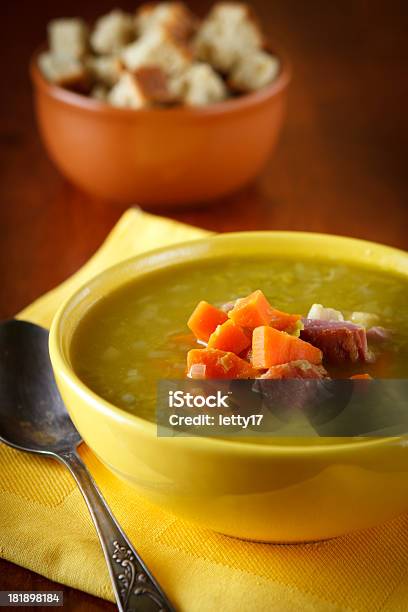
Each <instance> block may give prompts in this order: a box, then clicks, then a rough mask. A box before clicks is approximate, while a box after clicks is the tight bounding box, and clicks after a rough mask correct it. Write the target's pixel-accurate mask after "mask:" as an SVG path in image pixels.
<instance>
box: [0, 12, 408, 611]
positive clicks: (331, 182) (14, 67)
mask: <svg viewBox="0 0 408 612" xmlns="http://www.w3.org/2000/svg"><path fill="white" fill-rule="evenodd" d="M114 4H116V3H113V4H112V2H111V0H98V2H96V0H82V1H81V2H79V0H78V2H75V1H74V0H60V1H59V2H58V3H55V2H52V0H49V1H48V2H47V1H45V0H37V2H35V3H32V2H28V1H26V2H24V1H20V2H12V1H11V0H9V1H6V2H4V3H2V6H1V8H0V15H1V21H2V37H3V51H2V54H3V65H2V82H3V88H2V96H1V97H0V109H1V110H0V121H1V124H0V168H1V177H0V178H1V180H0V318H6V317H11V316H13V314H15V313H16V312H17V311H18V310H19V309H21V308H22V307H23V306H25V305H26V304H28V303H29V302H31V301H32V300H33V299H34V298H36V297H38V296H39V295H41V294H42V293H43V292H45V291H47V290H48V289H50V288H51V287H53V286H55V285H56V284H58V283H59V282H60V281H62V280H63V279H64V278H66V277H67V276H68V275H69V274H71V273H72V272H74V271H75V270H76V269H77V268H78V267H80V266H81V264H83V263H84V262H85V261H86V260H87V259H88V257H89V256H90V255H91V254H92V253H93V252H94V251H95V249H96V248H97V247H98V245H99V244H100V243H101V242H102V241H103V239H104V237H105V236H106V234H107V232H108V231H109V229H110V228H111V227H112V226H113V225H114V223H115V221H116V220H117V219H118V218H119V216H120V214H121V212H122V211H121V210H120V209H119V208H112V207H108V206H107V205H106V204H104V203H102V202H99V201H97V200H95V199H94V198H92V197H90V196H88V195H86V194H83V193H80V192H79V191H78V190H77V189H76V188H75V187H74V186H72V185H71V184H69V183H68V182H67V181H66V180H65V179H64V178H63V177H61V176H60V175H59V174H58V172H57V171H56V169H55V168H54V167H53V166H52V164H51V163H50V162H49V161H48V159H47V157H46V154H45V152H44V150H43V148H42V145H41V143H40V140H39V137H38V133H37V131H36V126H35V121H34V117H33V111H32V101H31V90H30V83H29V80H28V76H27V63H28V59H29V56H30V53H31V52H32V51H33V49H34V48H35V47H36V46H37V45H38V44H39V43H40V42H41V41H42V39H43V38H44V28H45V24H46V22H47V21H48V20H49V19H50V18H52V17H56V16H68V15H69V16H72V15H76V14H81V15H83V16H85V17H87V18H93V17H94V16H96V15H97V14H100V13H103V12H105V11H107V10H109V9H110V8H112V6H113V5H114ZM209 4H210V3H209V2H200V1H193V2H190V5H191V6H192V8H195V9H197V11H198V12H200V13H203V12H204V11H205V9H206V8H207V7H208V6H209ZM253 5H254V7H255V8H256V9H257V10H258V12H259V14H260V16H261V18H262V19H263V22H264V24H265V29H266V31H267V32H268V33H269V34H271V35H274V36H275V37H276V38H277V39H278V40H279V41H280V43H281V45H282V46H283V47H284V48H285V50H286V51H287V53H288V55H289V57H290V59H291V61H292V64H293V70H294V78H293V83H292V86H291V89H290V103H289V109H288V116H287V122H286V125H285V128H284V131H283V134H282V137H281V141H280V145H279V148H278V150H277V151H276V153H275V155H274V157H273V159H271V160H270V163H269V164H268V167H267V168H266V169H265V171H264V172H263V174H262V176H260V177H259V179H258V181H257V182H256V183H255V184H254V185H252V186H251V187H248V188H246V189H245V190H244V191H242V192H241V193H239V194H236V195H234V196H233V197H229V198H226V199H224V200H223V201H221V202H217V204H216V205H215V206H214V205H213V206H211V207H209V206H207V207H205V206H204V207H202V208H201V209H199V210H192V211H189V212H188V211H187V212H180V213H177V212H167V214H168V215H169V216H172V217H174V218H176V219H179V220H181V221H184V222H187V223H192V224H195V225H199V226H201V227H205V228H208V229H212V230H217V231H228V230H242V229H291V230H310V231H318V232H328V233H332V234H345V235H349V236H357V237H359V238H366V239H369V240H375V241H379V242H383V243H386V244H389V245H393V246H397V247H400V248H405V249H406V248H407V247H408V223H407V220H408V213H407V206H408V179H407V171H406V166H407V162H406V149H407V145H408V122H407V119H406V115H407V111H406V101H407V99H408V79H407V68H408V45H407V43H406V32H407V20H408V10H407V8H406V7H405V8H404V3H403V2H397V1H393V2H389V3H371V2H368V1H366V0H365V1H364V0H343V2H327V1H326V0H315V1H314V2H311V3H309V2H290V1H289V2H288V1H287V0H274V1H273V2H272V1H271V2H269V1H267V0H265V1H264V2H262V0H259V1H257V2H253ZM121 6H122V7H123V8H127V9H130V8H132V7H133V6H135V3H134V2H122V3H121ZM16 545H18V543H16ZM58 586H59V585H55V584H53V583H51V582H49V581H48V580H46V579H44V578H42V577H40V576H38V575H36V574H33V573H32V572H29V571H27V570H25V569H22V568H19V567H16V566H14V565H12V564H10V563H7V562H5V561H0V588H1V589H35V590H39V589H52V588H58ZM64 593H65V608H66V609H73V610H74V609H75V610H87V611H92V610H113V609H114V607H113V605H111V604H108V603H106V602H103V601H101V600H97V599H95V598H92V597H90V596H88V595H85V594H83V593H80V592H78V591H75V590H73V589H68V588H64Z"/></svg>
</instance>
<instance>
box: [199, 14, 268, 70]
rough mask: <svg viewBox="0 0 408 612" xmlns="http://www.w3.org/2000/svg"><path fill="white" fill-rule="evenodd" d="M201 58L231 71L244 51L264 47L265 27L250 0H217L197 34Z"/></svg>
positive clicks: (218, 68) (245, 52)
mask: <svg viewBox="0 0 408 612" xmlns="http://www.w3.org/2000/svg"><path fill="white" fill-rule="evenodd" d="M194 44H195V52H196V55H197V58H198V59H199V60H202V61H204V62H208V63H209V64H211V65H212V66H213V67H214V68H215V69H216V70H220V71H221V72H224V73H227V72H229V70H231V68H232V67H233V65H234V64H235V63H236V62H237V60H239V58H240V57H241V56H242V55H246V54H248V53H250V52H252V51H256V50H258V49H261V47H262V45H263V37H262V33H261V30H260V28H259V26H258V23H257V22H256V19H255V17H254V16H253V14H252V12H251V10H250V8H249V7H248V6H247V5H246V4H241V3H239V2H220V3H218V4H215V5H214V7H213V9H212V10H211V12H210V14H209V16H208V17H207V19H205V21H204V22H203V24H202V26H201V28H200V29H199V30H198V33H197V36H196V38H195V43H194Z"/></svg>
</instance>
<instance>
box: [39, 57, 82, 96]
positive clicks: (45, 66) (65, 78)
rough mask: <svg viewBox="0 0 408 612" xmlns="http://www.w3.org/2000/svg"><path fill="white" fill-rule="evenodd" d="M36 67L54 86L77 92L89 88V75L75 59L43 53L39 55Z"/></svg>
mask: <svg viewBox="0 0 408 612" xmlns="http://www.w3.org/2000/svg"><path fill="white" fill-rule="evenodd" d="M38 65H39V67H40V70H41V72H42V73H43V75H44V76H45V78H46V79H47V80H48V81H50V82H51V83H54V84H55V85H59V86H60V87H67V88H70V89H76V90H78V91H86V90H88V88H89V73H88V71H87V69H86V68H85V67H84V65H83V64H82V62H80V61H79V60H77V59H73V58H71V57H67V56H64V55H55V54H54V53H50V52H45V53H41V54H40V55H39V57H38Z"/></svg>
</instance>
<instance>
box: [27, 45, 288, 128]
mask: <svg viewBox="0 0 408 612" xmlns="http://www.w3.org/2000/svg"><path fill="white" fill-rule="evenodd" d="M45 48H46V45H45V44H42V45H40V46H39V47H38V48H37V50H36V51H34V53H33V54H32V56H31V59H30V62H29V72H30V77H31V81H32V83H33V85H34V87H35V88H36V89H38V90H39V91H42V92H43V93H45V94H46V95H48V96H49V97H51V98H53V99H55V100H58V101H60V102H62V103H65V104H66V105H68V106H71V107H75V108H77V109H81V110H84V111H88V112H92V111H93V112H97V113H99V114H100V115H105V116H112V117H118V118H120V117H122V118H129V117H142V116H149V117H150V116H153V117H157V116H167V115H169V116H171V117H173V118H174V117H175V116H178V115H183V116H185V117H204V116H209V115H211V116H214V115H223V114H224V113H227V112H229V111H230V112H240V111H243V110H245V109H248V108H252V107H254V106H258V105H260V104H262V103H264V102H266V101H268V100H270V99H272V98H274V97H275V96H276V95H277V94H279V93H280V92H281V91H284V90H285V89H286V88H287V86H288V85H289V83H290V81H291V78H292V68H291V64H290V61H289V59H288V58H287V56H286V53H285V52H283V51H281V49H280V48H279V47H278V46H276V45H275V44H273V45H272V46H271V52H273V54H274V55H276V56H277V57H278V59H279V61H280V71H279V74H278V76H277V78H276V79H275V80H274V81H273V82H272V83H270V84H269V85H266V86H265V87H262V88H261V89H258V90H257V91H254V92H250V93H246V94H243V95H240V96H238V97H236V98H232V99H228V100H223V101H221V102H216V103H214V104H209V105H207V106H200V107H198V106H196V107H192V106H181V105H179V106H174V107H171V108H141V109H134V108H118V107H115V106H111V105H110V104H106V103H105V102H102V101H100V100H95V99H94V98H91V97H89V96H86V95H84V94H80V93H76V92H74V91H70V90H69V89H65V88H64V87H60V86H59V85H54V84H53V83H50V82H49V81H47V79H46V78H45V77H44V76H43V74H42V72H41V70H40V68H39V66H38V61H37V60H38V56H39V54H40V53H41V51H44V49H45Z"/></svg>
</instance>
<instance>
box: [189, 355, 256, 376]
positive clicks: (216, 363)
mask: <svg viewBox="0 0 408 612" xmlns="http://www.w3.org/2000/svg"><path fill="white" fill-rule="evenodd" d="M197 364H202V365H204V366H205V371H202V370H200V378H210V379H220V378H227V379H234V378H255V376H257V372H256V370H254V368H253V367H252V366H251V364H250V363H248V362H247V361H245V360H244V359H241V358H240V357H238V356H237V355H235V353H231V352H227V351H220V350H218V349H211V348H205V349H191V351H189V352H188V354H187V373H188V374H187V375H188V376H191V377H192V376H194V371H195V370H197V368H196V367H195V366H196V365H197Z"/></svg>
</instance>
